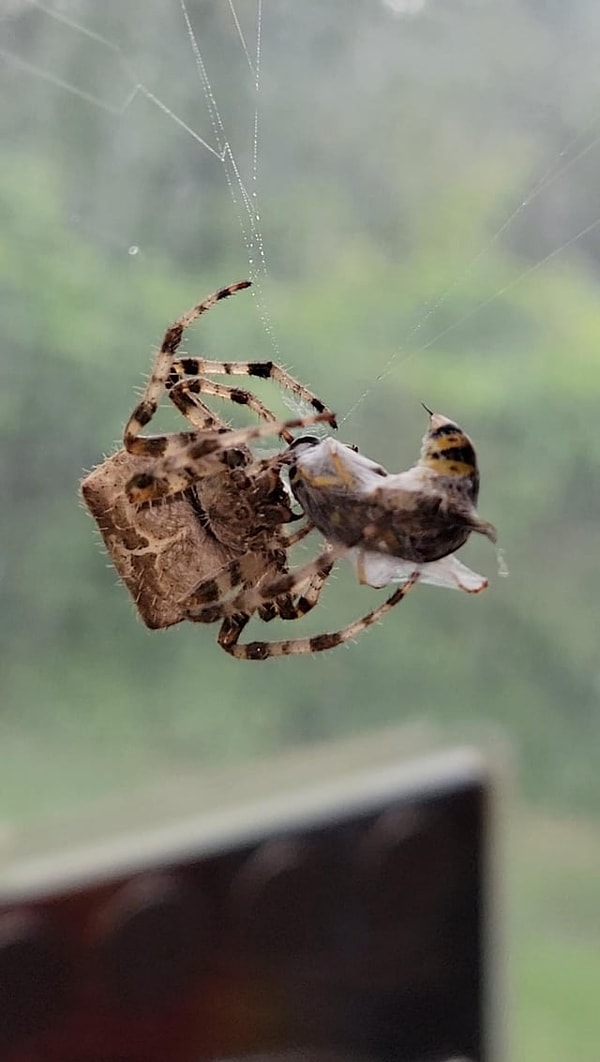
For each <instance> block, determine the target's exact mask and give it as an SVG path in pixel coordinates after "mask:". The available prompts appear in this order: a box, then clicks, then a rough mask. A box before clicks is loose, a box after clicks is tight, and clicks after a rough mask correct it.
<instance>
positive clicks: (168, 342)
mask: <svg viewBox="0 0 600 1062" xmlns="http://www.w3.org/2000/svg"><path fill="white" fill-rule="evenodd" d="M248 287H250V281H249V280H240V281H238V283H236V284H229V285H228V287H226V288H220V289H219V291H215V292H213V294H212V295H209V296H208V298H206V299H203V301H202V302H199V303H198V304H197V305H196V306H193V307H192V309H191V310H188V311H187V313H184V314H182V315H181V317H178V318H177V320H176V321H174V322H173V324H172V325H170V327H169V328H167V331H166V332H165V334H164V336H163V340H162V343H161V345H160V350H159V351H158V354H157V355H156V358H155V361H154V365H153V367H152V372H151V374H150V379H149V380H148V382H147V384H146V387H145V388H144V393H143V395H142V398H141V401H140V402H138V404H137V406H136V407H135V409H134V411H133V413H132V414H131V416H130V417H129V420H128V421H127V424H126V425H125V431H124V433H123V445H124V446H125V449H126V450H127V451H128V452H129V453H131V454H141V455H142V456H149V457H150V456H156V455H157V454H162V453H163V452H164V447H163V440H164V436H160V435H157V436H149V437H147V436H142V435H141V432H142V429H143V428H144V427H145V426H146V424H149V422H150V421H151V420H152V418H153V416H154V414H155V413H156V410H157V409H158V403H159V402H160V398H161V395H162V393H163V391H164V389H165V386H166V383H167V380H168V378H169V374H170V372H171V366H172V363H173V357H174V355H175V354H176V353H177V350H178V347H179V344H180V343H181V338H182V336H183V333H184V330H185V329H186V328H188V327H189V326H190V325H191V324H192V322H193V321H195V320H196V319H197V318H198V317H201V316H202V314H204V313H206V312H207V311H208V310H211V309H212V307H213V306H215V305H216V303H217V302H219V301H220V300H221V299H226V298H228V297H229V296H230V295H234V294H235V292H236V291H242V290H243V289H244V288H248Z"/></svg>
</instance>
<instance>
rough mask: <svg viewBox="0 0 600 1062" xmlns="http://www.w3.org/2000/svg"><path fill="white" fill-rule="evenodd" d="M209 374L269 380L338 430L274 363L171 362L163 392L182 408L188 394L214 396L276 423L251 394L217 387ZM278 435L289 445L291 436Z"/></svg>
mask: <svg viewBox="0 0 600 1062" xmlns="http://www.w3.org/2000/svg"><path fill="white" fill-rule="evenodd" d="M210 374H212V375H224V376H252V377H254V378H255V379H260V380H272V381H273V382H274V383H276V384H278V386H279V387H281V389H282V390H284V391H289V392H290V393H291V394H293V395H294V397H295V398H296V399H297V400H298V401H299V402H300V403H302V404H304V405H305V406H309V407H312V409H314V410H315V412H317V413H329V414H330V421H329V423H330V424H331V426H332V427H333V428H337V423H336V420H335V416H334V415H333V413H332V412H331V410H330V409H328V407H327V406H326V405H325V403H324V402H322V401H321V399H320V398H318V397H317V395H315V394H314V393H313V392H312V391H309V389H308V388H307V387H305V386H304V384H301V383H300V382H299V381H298V380H296V378H295V377H294V376H291V375H290V373H289V372H288V371H287V370H286V369H284V368H282V366H281V365H278V364H277V362H274V361H212V360H211V361H209V360H208V359H207V358H179V359H178V360H177V361H175V362H173V364H172V367H171V374H170V377H169V378H168V380H167V381H166V388H167V390H169V391H171V398H172V401H174V402H175V403H176V404H177V403H178V402H181V403H182V404H183V405H185V402H186V396H188V395H190V394H194V395H200V394H208V395H215V396H217V397H218V398H224V399H228V400H229V401H230V402H233V403H235V405H241V406H247V407H248V408H249V409H251V410H253V411H254V412H255V413H257V414H258V416H259V417H261V418H262V419H263V420H267V421H275V420H277V417H276V416H275V414H274V413H272V412H271V410H270V409H268V407H267V406H265V405H264V404H263V403H262V402H261V401H260V399H258V398H257V397H256V395H254V394H253V393H252V392H251V391H247V390H244V389H243V388H241V387H229V386H226V385H225V384H219V383H216V382H215V381H213V380H210V379H208V378H207V377H208V375H210ZM184 376H192V377H194V379H192V380H183V379H182V377H184ZM175 390H177V391H178V395H177V398H175V396H174V394H173V391H175ZM281 435H282V436H283V438H284V439H285V441H286V442H291V441H292V436H291V435H289V433H288V432H286V431H282V432H281Z"/></svg>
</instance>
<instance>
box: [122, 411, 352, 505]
mask: <svg viewBox="0 0 600 1062" xmlns="http://www.w3.org/2000/svg"><path fill="white" fill-rule="evenodd" d="M333 416H334V415H333V413H329V412H326V413H315V414H313V415H310V416H308V417H299V418H297V419H295V420H286V421H275V422H274V423H268V424H263V425H259V426H258V427H251V428H238V429H231V430H228V429H219V430H218V431H196V432H189V431H188V432H175V433H173V434H172V435H164V436H161V437H159V436H156V437H155V438H156V439H160V442H161V460H159V461H155V462H153V464H152V465H151V466H149V468H148V469H147V471H144V472H140V473H138V474H137V475H135V476H132V478H131V479H130V480H129V481H128V483H127V485H126V488H125V489H126V493H127V497H128V498H129V501H131V502H133V503H134V504H142V503H144V502H148V501H154V500H156V499H158V498H164V497H167V496H168V495H171V494H179V493H181V492H182V491H185V490H188V489H189V487H192V486H193V485H194V483H196V482H197V481H198V480H199V479H202V477H203V476H207V475H212V473H213V472H216V471H218V468H219V465H221V466H223V467H224V468H231V467H232V454H231V451H235V450H239V448H240V447H242V446H245V445H246V444H247V443H248V442H251V441H252V439H259V438H264V437H265V436H269V435H280V434H281V433H282V431H284V430H285V431H289V430H290V429H292V428H305V427H308V426H309V425H311V424H317V423H321V422H323V421H325V422H327V423H331V421H332V419H333ZM285 456H286V455H285V454H282V455H281V456H280V457H274V458H269V459H268V463H269V464H270V465H272V464H273V462H277V461H278V460H281V462H283V460H284V458H285ZM238 458H239V454H238V455H234V460H237V459H238ZM233 467H235V466H233Z"/></svg>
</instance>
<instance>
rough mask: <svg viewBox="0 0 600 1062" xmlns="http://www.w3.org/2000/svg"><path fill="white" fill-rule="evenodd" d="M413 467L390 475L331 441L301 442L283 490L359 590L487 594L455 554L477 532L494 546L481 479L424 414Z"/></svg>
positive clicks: (457, 445)
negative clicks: (481, 505)
mask: <svg viewBox="0 0 600 1062" xmlns="http://www.w3.org/2000/svg"><path fill="white" fill-rule="evenodd" d="M424 408H425V410H426V411H427V413H428V414H429V425H428V429H427V432H426V434H425V436H424V438H423V443H422V447H421V455H420V458H419V461H418V463H417V464H416V465H414V466H413V468H411V469H409V470H408V471H406V472H400V473H398V474H395V475H390V474H389V473H388V472H386V470H385V469H384V468H382V467H381V465H378V464H376V463H375V462H374V461H371V460H370V459H369V458H367V457H363V456H362V455H360V454H358V453H357V452H356V448H355V447H351V446H345V445H343V444H342V443H339V442H337V441H336V440H335V439H332V438H326V439H318V438H311V437H309V438H299V439H296V440H294V442H292V444H291V446H290V455H289V459H288V460H289V464H290V485H291V488H292V491H293V493H294V496H295V497H296V499H297V500H298V501H299V502H300V504H301V505H302V508H303V509H304V512H305V513H306V514H307V516H308V517H309V519H310V520H311V521H312V523H313V524H314V525H315V526H316V527H317V528H318V529H319V531H321V533H322V534H323V535H324V537H325V539H326V540H327V541H329V542H330V543H332V544H335V545H336V546H337V547H338V548H340V547H342V548H344V550H345V551H346V555H347V556H348V559H349V560H350V562H351V563H352V565H353V567H354V569H355V573H356V575H357V577H358V580H359V582H361V583H366V584H367V585H369V586H374V587H383V586H387V585H389V583H392V582H398V583H405V584H408V582H411V583H414V582H415V581H416V580H417V579H419V580H420V581H421V582H423V583H432V584H433V585H435V586H445V587H452V588H454V589H458V590H464V591H466V592H467V593H472V594H473V593H479V592H480V591H481V590H485V588H486V587H487V585H488V583H487V580H486V579H485V578H484V577H483V576H481V575H477V573H476V572H473V571H471V570H470V569H469V568H467V567H465V565H464V564H461V562H460V561H459V560H457V559H456V557H455V556H454V555H453V554H454V553H455V552H456V550H458V549H460V547H461V546H463V545H464V544H465V543H466V541H467V539H468V538H469V535H470V534H471V533H472V532H473V531H475V532H478V533H479V534H482V535H485V536H486V537H487V538H489V539H490V540H491V541H492V542H494V543H495V542H496V538H497V536H496V529H495V528H494V526H493V525H492V524H490V523H488V522H487V521H486V520H482V519H481V518H480V517H479V516H478V514H477V509H476V503H477V497H478V494H479V471H478V468H477V457H476V454H475V449H474V447H473V443H472V442H471V440H470V439H469V437H468V435H466V434H465V433H464V431H463V430H462V428H460V427H459V426H458V425H457V424H455V423H454V422H453V421H452V420H450V419H449V418H448V417H445V416H443V415H442V414H441V413H433V412H432V411H431V410H430V409H428V408H427V406H425V407H424Z"/></svg>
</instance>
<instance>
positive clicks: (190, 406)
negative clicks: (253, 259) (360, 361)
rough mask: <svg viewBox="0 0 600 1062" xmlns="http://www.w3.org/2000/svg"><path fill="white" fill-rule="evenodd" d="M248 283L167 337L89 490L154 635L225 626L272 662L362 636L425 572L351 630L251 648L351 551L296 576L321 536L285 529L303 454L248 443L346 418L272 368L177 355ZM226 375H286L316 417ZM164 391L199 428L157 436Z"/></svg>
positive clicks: (330, 551)
mask: <svg viewBox="0 0 600 1062" xmlns="http://www.w3.org/2000/svg"><path fill="white" fill-rule="evenodd" d="M247 287H249V281H241V282H239V283H237V284H231V285H229V286H228V287H225V288H221V289H220V290H219V291H216V292H214V294H212V295H210V296H208V298H206V299H204V300H203V301H202V302H200V303H198V304H197V305H196V306H194V307H193V308H192V309H191V310H189V311H188V312H187V313H185V314H183V315H182V316H181V317H179V318H178V319H177V321H175V322H174V324H172V325H171V326H170V327H169V328H168V329H167V331H166V332H165V335H164V337H163V341H162V344H161V347H160V350H159V351H158V354H157V355H156V359H155V362H154V366H153V369H152V372H151V375H150V378H149V380H148V383H147V385H146V387H145V389H144V392H143V395H142V398H141V401H140V402H139V403H138V404H137V406H136V407H135V409H134V411H133V413H132V414H131V416H130V417H129V420H128V422H127V424H126V426H125V431H124V435H123V442H124V449H123V450H120V451H118V452H117V453H116V454H114V455H113V456H112V457H110V458H108V459H107V460H105V461H104V462H103V463H102V464H101V465H100V466H98V468H96V469H95V470H94V471H93V472H92V473H90V474H89V475H88V476H87V477H86V478H85V479H84V480H83V482H82V484H81V490H82V494H83V498H84V501H85V503H86V505H87V507H88V509H89V511H90V512H91V514H92V516H93V517H94V519H95V520H96V522H97V524H98V526H99V528H100V531H101V534H102V536H103V538H104V542H105V544H106V546H107V549H108V551H109V554H110V556H111V559H112V560H113V562H114V564H115V567H116V569H117V572H118V573H119V575H120V576H121V578H122V579H123V581H124V582H125V584H126V586H127V587H128V589H129V591H130V593H131V594H132V596H133V598H134V601H135V603H136V607H137V609H138V612H139V613H140V616H141V618H142V619H143V621H144V622H145V623H146V625H147V626H149V627H151V628H160V627H167V626H171V625H173V624H175V623H179V622H181V621H182V620H189V621H191V622H194V623H216V622H220V623H221V626H220V630H219V634H218V639H217V640H218V644H219V645H220V646H221V647H222V648H223V649H224V650H225V651H226V652H227V653H229V654H230V655H232V656H234V657H237V658H240V659H245V660H265V659H267V658H268V657H272V656H284V655H290V654H298V653H314V652H321V651H324V650H326V649H332V648H334V647H335V646H337V645H340V644H342V643H343V642H346V641H348V640H350V639H352V638H354V637H355V636H356V635H357V634H359V633H360V632H361V631H362V630H363V629H365V628H366V627H368V626H370V625H371V624H372V623H375V622H376V621H377V620H379V619H380V617H381V616H383V615H384V613H385V612H387V611H388V610H389V609H390V608H393V607H394V605H396V604H398V603H399V602H400V601H401V600H402V599H403V598H404V596H405V595H406V593H407V592H408V590H409V589H410V587H411V586H412V585H413V582H415V581H416V578H417V576H416V575H415V578H414V579H412V578H410V577H409V578H408V580H406V581H405V582H404V584H403V585H402V586H401V587H399V588H398V589H397V590H396V591H395V592H394V593H393V594H392V595H391V597H390V598H388V600H387V601H384V602H383V603H382V604H380V605H379V606H378V607H376V608H374V609H373V610H372V611H370V612H369V613H367V614H366V615H365V616H363V617H362V618H361V619H358V620H355V621H354V622H353V623H350V624H348V625H347V626H346V627H344V628H343V629H342V630H340V631H336V632H334V633H328V634H322V635H317V636H313V637H305V638H294V639H290V640H286V641H279V642H265V641H256V642H250V643H246V644H240V642H239V639H240V636H241V634H242V631H243V630H244V628H245V627H246V625H247V624H248V622H249V620H250V618H251V617H252V616H253V615H257V616H258V617H259V618H260V619H262V620H264V621H269V620H272V619H274V618H275V617H279V618H280V619H283V620H292V619H297V618H299V617H301V616H303V615H305V614H306V613H307V612H309V611H310V610H311V609H313V608H314V607H315V605H316V604H317V602H318V600H319V595H320V593H321V589H322V587H323V585H324V583H325V581H326V579H327V578H328V576H329V574H330V572H331V570H332V568H333V565H334V563H335V560H336V558H337V556H338V555H339V553H340V552H343V550H340V549H339V548H337V547H336V546H332V545H331V544H329V543H327V544H326V546H325V549H324V550H322V552H321V553H320V554H319V555H318V556H317V557H316V558H315V559H314V560H312V561H310V562H309V563H308V564H305V565H304V566H302V567H300V568H298V569H296V570H292V571H290V570H289V568H288V556H287V554H288V549H289V548H290V547H291V546H293V545H294V544H295V543H297V542H299V541H300V540H301V539H302V538H304V537H305V536H306V535H307V534H308V533H309V532H310V531H311V530H312V527H313V525H312V524H311V523H306V524H304V526H302V527H300V528H299V529H298V530H297V531H295V532H291V533H289V532H286V531H285V530H284V525H285V524H287V523H289V522H291V521H293V520H296V519H299V518H301V516H300V517H299V516H297V515H296V514H295V513H294V512H293V510H292V508H291V504H290V497H289V494H288V492H287V490H286V488H285V486H284V484H283V481H282V479H281V468H282V466H283V465H284V464H285V463H286V462H287V461H288V460H289V455H290V453H291V452H292V451H290V450H289V449H288V451H285V452H283V453H282V454H278V455H276V456H275V457H272V458H267V459H264V460H257V459H256V458H255V457H254V455H253V454H252V452H251V450H250V449H249V447H248V443H249V442H250V441H251V440H253V439H255V438H259V437H262V436H264V435H280V436H281V437H282V438H283V439H284V441H286V442H287V443H289V444H291V443H293V440H294V436H293V435H292V429H294V428H298V427H305V426H307V425H309V424H312V423H315V422H318V421H327V422H329V423H330V424H331V425H333V426H334V427H335V426H336V425H335V417H334V415H333V413H332V412H331V411H330V410H328V409H327V408H326V407H325V405H324V404H323V403H322V402H321V401H320V399H318V398H317V397H316V396H315V395H313V394H312V392H310V391H309V390H307V388H305V387H303V385H302V384H300V383H299V382H298V381H297V380H295V379H294V378H293V377H292V376H290V374H289V373H287V372H286V370H285V369H283V368H281V367H280V366H279V365H276V364H275V363H273V362H271V361H266V362H223V361H212V360H210V361H209V360H207V359H205V358H190V357H177V352H178V348H179V345H180V343H181V339H182V336H183V332H184V330H185V329H186V328H187V327H188V326H189V325H190V324H192V322H193V321H195V320H196V319H197V318H198V317H200V316H202V315H203V314H204V313H206V312H207V311H208V310H210V309H211V308H212V307H213V306H214V305H215V304H216V303H217V302H219V301H221V300H222V299H226V298H228V297H229V296H230V295H233V294H235V293H236V292H237V291H240V290H242V289H244V288H247ZM215 374H224V375H246V376H256V377H259V378H262V379H271V380H274V381H275V382H276V383H278V384H279V385H280V386H281V387H282V388H284V389H286V390H289V391H290V392H291V393H292V394H294V395H295V396H296V397H297V398H298V399H300V400H301V401H302V402H304V403H305V404H307V405H309V406H311V407H312V409H313V410H315V413H314V414H313V415H312V416H308V417H303V418H299V419H296V420H290V421H285V422H282V421H279V420H278V418H277V417H276V416H275V414H274V413H272V412H271V410H269V409H268V408H267V407H266V406H265V405H263V403H262V402H261V401H260V400H259V399H258V398H257V397H256V396H255V395H254V394H252V392H250V391H246V390H242V389H241V388H238V387H231V386H226V385H224V384H219V383H216V382H214V381H213V380H211V379H210V375H215ZM164 391H166V393H167V394H168V397H169V398H170V400H171V401H172V402H173V404H174V405H175V406H176V408H177V409H178V410H179V411H180V412H181V413H182V414H183V416H184V417H185V418H186V419H187V420H188V421H189V422H190V424H191V425H192V429H193V430H187V431H180V432H175V433H172V434H168V435H155V436H149V437H147V436H144V435H142V431H143V429H144V427H145V426H146V425H147V424H149V422H150V421H151V420H152V418H153V417H154V415H155V413H156V411H157V409H158V404H159V401H160V398H161V396H162V394H163V392H164ZM201 395H214V396H217V397H220V398H224V399H228V400H229V401H232V402H234V403H236V404H239V405H245V406H247V407H248V408H249V409H251V410H252V411H254V412H255V413H256V414H258V416H259V417H260V418H261V419H262V420H263V421H264V422H265V423H264V424H263V425H261V426H258V427H254V428H243V429H230V428H228V427H227V425H226V424H225V423H224V422H223V421H222V420H221V419H220V418H219V417H218V416H216V415H215V413H214V412H212V410H210V409H209V407H208V406H207V405H206V404H205V402H204V400H203V398H202V397H200V396H201ZM301 515H302V514H301Z"/></svg>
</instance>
